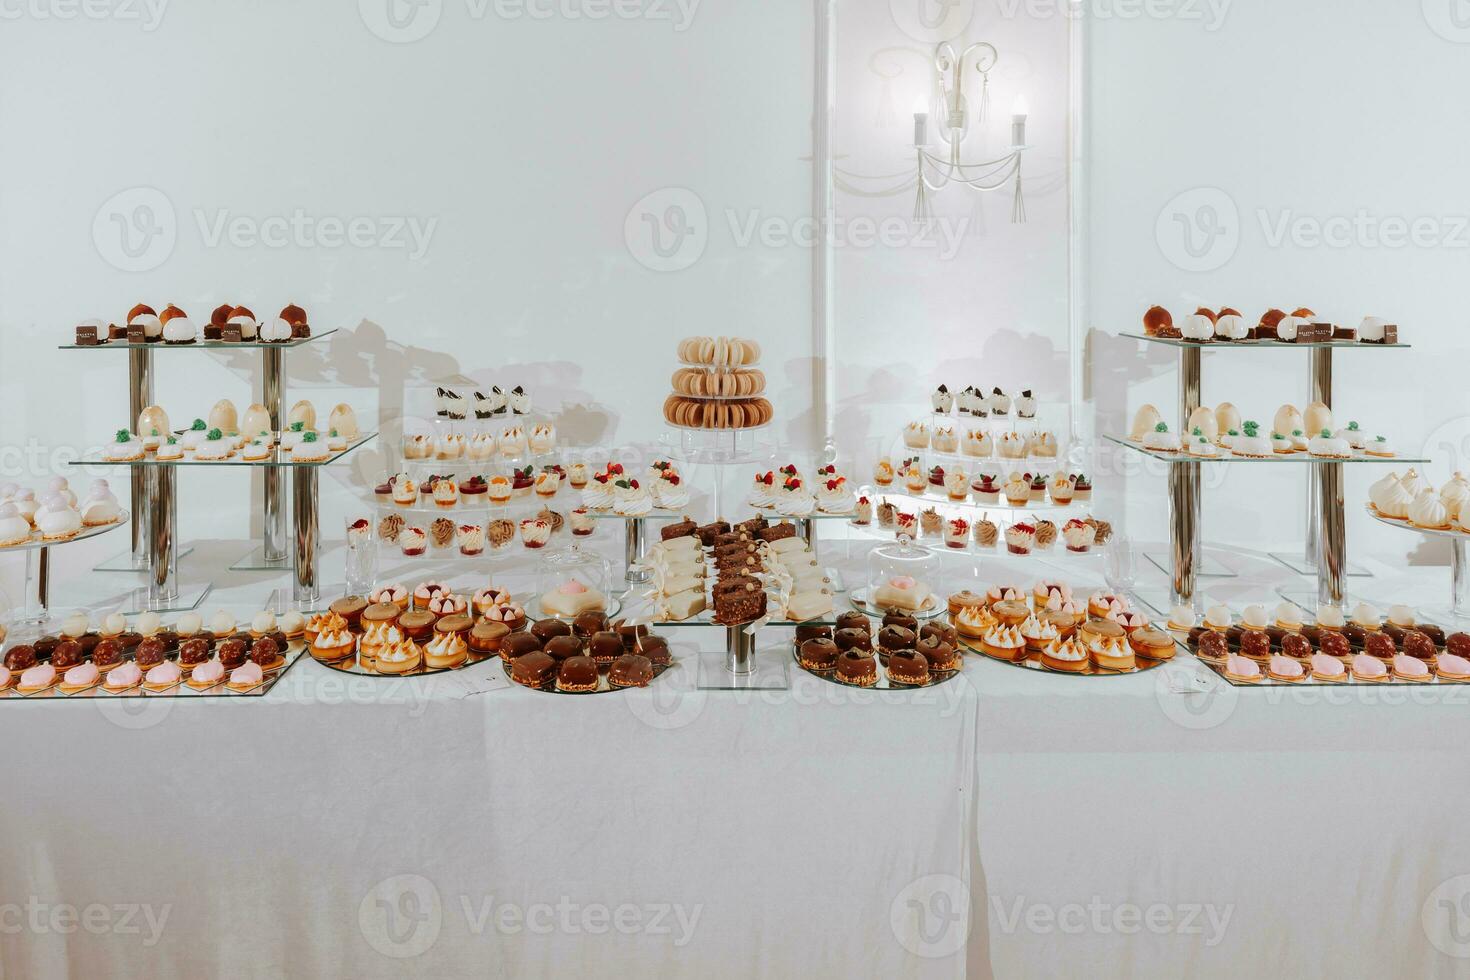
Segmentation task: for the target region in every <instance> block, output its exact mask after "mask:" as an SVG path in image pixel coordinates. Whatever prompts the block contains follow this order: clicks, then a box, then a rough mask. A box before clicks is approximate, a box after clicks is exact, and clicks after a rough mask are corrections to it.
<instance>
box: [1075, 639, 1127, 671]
mask: <svg viewBox="0 0 1470 980" xmlns="http://www.w3.org/2000/svg"><path fill="white" fill-rule="evenodd" d="M1083 642H1084V643H1085V644H1086V646H1087V654H1088V656H1089V657H1090V658H1092V662H1093V663H1094V664H1095V665H1096V666H1097V667H1099V668H1100V669H1102V670H1135V669H1137V667H1138V661H1137V660H1136V659H1135V657H1134V655H1133V649H1132V648H1131V647H1129V646H1128V644H1127V642H1126V641H1125V640H1124V638H1123V637H1121V636H1095V635H1090V636H1088V637H1087V639H1085V640H1084V641H1083Z"/></svg>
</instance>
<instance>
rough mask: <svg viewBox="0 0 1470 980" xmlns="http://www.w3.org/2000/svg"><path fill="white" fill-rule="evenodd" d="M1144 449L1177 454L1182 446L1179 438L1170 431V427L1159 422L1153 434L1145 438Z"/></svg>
mask: <svg viewBox="0 0 1470 980" xmlns="http://www.w3.org/2000/svg"><path fill="white" fill-rule="evenodd" d="M1143 448H1145V449H1151V450H1153V451H1154V452H1160V453H1177V452H1179V450H1180V448H1181V446H1180V443H1179V437H1178V436H1176V435H1175V434H1174V433H1172V432H1170V431H1169V426H1168V425H1166V424H1165V423H1163V422H1159V423H1158V424H1157V425H1155V426H1154V429H1153V431H1152V432H1150V433H1148V434H1147V435H1145V436H1144V437H1143Z"/></svg>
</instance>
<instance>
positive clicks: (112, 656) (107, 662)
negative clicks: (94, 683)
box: [92, 640, 123, 670]
mask: <svg viewBox="0 0 1470 980" xmlns="http://www.w3.org/2000/svg"><path fill="white" fill-rule="evenodd" d="M122 658H123V650H122V644H121V643H118V642H117V641H116V640H103V641H102V642H101V643H99V644H97V645H96V646H95V647H93V648H92V664H93V666H95V667H96V668H97V669H98V670H106V669H107V668H108V667H116V666H117V665H118V664H120V663H122Z"/></svg>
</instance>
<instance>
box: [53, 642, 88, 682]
mask: <svg viewBox="0 0 1470 980" xmlns="http://www.w3.org/2000/svg"><path fill="white" fill-rule="evenodd" d="M81 662H82V645H81V644H80V643H77V642H76V641H75V640H62V641H61V642H60V643H58V644H57V645H56V649H55V650H53V651H51V666H53V667H55V668H56V672H57V673H58V674H60V673H63V672H65V671H67V670H69V669H70V668H72V667H75V666H76V665H77V664H79V663H81Z"/></svg>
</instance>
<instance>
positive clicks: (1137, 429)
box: [1128, 405, 1164, 442]
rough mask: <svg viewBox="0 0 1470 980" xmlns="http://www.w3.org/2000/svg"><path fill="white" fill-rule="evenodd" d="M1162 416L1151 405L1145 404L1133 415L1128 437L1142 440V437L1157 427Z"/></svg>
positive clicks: (1135, 440)
mask: <svg viewBox="0 0 1470 980" xmlns="http://www.w3.org/2000/svg"><path fill="white" fill-rule="evenodd" d="M1163 421H1164V417H1163V416H1162V415H1160V414H1159V410H1158V409H1157V408H1154V407H1153V406H1152V405H1145V406H1143V407H1142V408H1140V409H1139V410H1138V412H1137V413H1136V414H1135V415H1134V416H1133V427H1132V428H1131V429H1129V430H1128V438H1130V439H1132V440H1133V441H1134V442H1142V441H1143V439H1144V437H1145V436H1147V435H1148V434H1149V433H1150V432H1153V431H1154V430H1155V429H1156V428H1158V426H1159V423H1160V422H1163Z"/></svg>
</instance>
